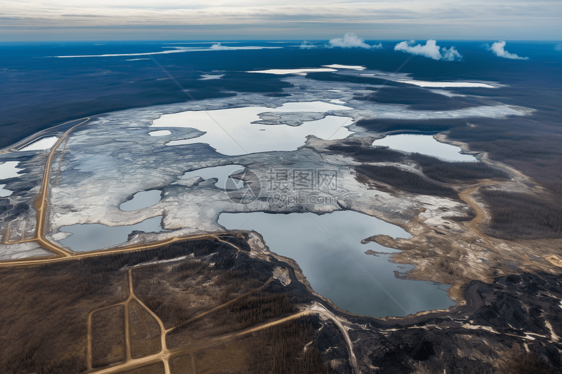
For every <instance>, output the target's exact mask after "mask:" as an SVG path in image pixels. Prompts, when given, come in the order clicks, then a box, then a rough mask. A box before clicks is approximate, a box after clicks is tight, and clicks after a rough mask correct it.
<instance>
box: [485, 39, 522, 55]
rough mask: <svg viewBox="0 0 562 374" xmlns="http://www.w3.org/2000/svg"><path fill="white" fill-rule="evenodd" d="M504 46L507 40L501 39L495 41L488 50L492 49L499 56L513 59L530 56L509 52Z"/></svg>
mask: <svg viewBox="0 0 562 374" xmlns="http://www.w3.org/2000/svg"><path fill="white" fill-rule="evenodd" d="M504 47H505V42H504V41H503V40H500V41H499V42H495V43H494V44H492V46H491V47H490V48H488V50H490V51H492V52H493V53H494V54H495V55H496V56H498V57H503V58H509V59H511V60H528V59H529V57H519V56H517V55H516V54H515V53H509V52H508V51H506V50H505V49H504Z"/></svg>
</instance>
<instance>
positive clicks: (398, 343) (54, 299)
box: [0, 79, 562, 374]
mask: <svg viewBox="0 0 562 374" xmlns="http://www.w3.org/2000/svg"><path fill="white" fill-rule="evenodd" d="M294 81H298V79H295V80H294ZM299 82H300V81H299ZM317 86H318V87H317V88H324V91H326V92H327V91H328V90H327V88H328V87H331V85H330V84H327V83H318V82H317ZM348 86H349V87H352V86H353V85H351V84H349V85H348ZM355 88H357V87H355ZM349 94H350V92H346V93H345V95H348V97H350V96H349ZM317 95H328V94H327V93H323V94H320V93H319V94H317ZM338 95H339V96H341V94H339V93H338ZM249 96H251V97H247V98H246V99H248V100H250V99H255V100H254V102H261V103H262V104H263V105H271V106H275V105H278V104H279V103H280V102H281V101H283V100H285V99H279V98H277V99H274V98H271V99H270V101H267V100H265V99H264V97H261V96H260V97H258V96H257V95H256V96H252V95H249ZM322 98H323V99H330V97H322ZM237 100H239V99H228V100H225V103H222V104H221V103H219V104H216V103H214V104H210V105H211V106H210V107H209V108H210V109H212V108H222V107H224V105H227V106H239V105H241V104H240V102H239V101H237ZM268 100H269V99H268ZM349 101H350V102H353V99H351V98H350V99H349ZM356 101H357V100H356ZM213 105H214V106H213ZM365 105H366V108H365V109H364V110H363V111H361V112H357V113H354V117H356V118H361V116H365V115H374V116H379V118H384V116H389V115H391V114H392V115H394V114H395V113H396V110H397V109H399V111H400V113H401V115H402V117H403V118H406V119H408V118H410V119H412V118H417V116H418V115H419V113H417V112H416V111H414V110H412V108H409V107H406V106H404V105H401V106H392V105H387V104H381V105H378V106H375V105H374V104H369V103H367V104H365ZM459 105H460V104H459ZM461 106H462V109H459V110H458V111H450V112H447V111H444V112H441V113H439V114H435V113H433V114H432V113H431V112H430V111H428V112H427V113H424V115H423V118H430V119H434V120H435V119H437V120H438V119H439V118H449V117H454V118H457V117H463V116H464V117H466V116H477V117H478V116H484V117H486V116H491V117H502V116H508V115H509V116H521V115H524V114H526V113H529V111H528V110H526V109H524V108H516V107H511V106H507V105H495V106H493V105H490V106H487V107H484V108H481V107H475V106H473V105H472V104H471V105H464V104H463V105H461ZM190 108H192V106H190V104H189V105H184V104H182V105H180V106H178V107H168V108H164V109H162V108H161V110H160V112H158V111H154V110H153V109H147V110H140V111H139V113H140V114H139V113H136V112H135V113H136V114H135V115H138V116H137V117H134V116H132V113H131V112H120V113H114V114H111V115H107V116H105V117H103V118H101V119H96V120H95V122H94V121H93V120H91V119H89V118H86V119H84V120H83V121H80V122H79V123H76V122H73V123H69V124H68V127H64V128H61V129H57V130H56V131H58V133H57V134H58V135H59V140H58V142H57V144H55V146H54V147H53V148H52V150H51V151H50V152H49V153H48V154H39V155H37V156H34V157H31V158H29V159H28V160H27V161H26V165H28V166H27V167H28V169H29V170H28V174H29V175H30V181H31V182H28V183H32V182H33V180H34V179H33V178H38V175H42V178H39V179H40V180H41V182H40V184H39V185H34V186H31V187H30V186H24V187H22V188H20V189H19V190H17V191H16V192H17V193H16V196H14V197H13V198H11V199H9V200H10V201H9V205H10V207H9V208H7V209H6V212H7V213H5V214H4V213H3V215H2V234H3V238H4V239H3V244H2V245H0V249H1V250H2V251H3V252H2V253H3V257H2V258H3V259H10V260H9V261H4V262H2V263H0V282H1V284H2V285H3V287H1V288H0V294H1V299H2V300H3V301H4V300H5V303H3V304H4V305H6V307H4V308H3V310H2V312H1V313H2V318H1V319H0V321H1V322H0V331H2V333H3V334H2V336H1V338H0V350H1V351H2V352H3V355H2V361H1V362H0V368H1V369H2V371H3V372H6V373H38V374H43V373H70V372H84V371H86V372H92V373H93V372H98V373H123V372H130V373H166V374H169V373H179V372H186V371H187V372H191V373H194V374H195V373H205V372H240V373H242V372H244V373H252V372H255V373H263V372H274V373H299V372H302V373H315V372H318V373H324V372H330V371H332V372H337V373H367V372H374V371H379V372H383V373H394V372H418V373H424V372H447V373H449V372H475V373H476V372H478V373H488V372H490V373H493V372H518V371H522V370H527V372H531V371H530V370H531V369H528V368H539V369H538V370H541V371H542V372H549V371H552V372H556V371H559V370H560V368H561V365H562V363H561V359H560V350H559V349H560V343H559V337H560V336H562V335H561V334H562V324H561V322H560V319H559V318H558V315H559V312H560V305H561V304H560V302H561V301H560V300H562V294H561V293H560V272H561V270H560V264H561V263H562V241H561V240H562V239H560V238H559V237H560V236H559V235H558V234H557V232H556V230H559V228H558V226H556V225H553V224H552V221H553V220H554V221H556V219H555V218H556V217H557V216H556V214H558V213H557V212H558V211H557V210H556V209H557V208H556V207H555V208H553V210H552V211H553V212H554V214H553V215H552V217H554V219H552V217H550V218H549V219H550V221H548V220H547V221H548V222H547V224H545V225H542V226H540V225H538V224H536V223H534V224H533V225H534V226H533V229H534V228H535V227H539V226H540V228H541V230H543V231H541V232H547V233H550V234H549V235H543V236H537V235H535V236H533V235H534V233H536V232H537V231H536V230H535V229H534V230H535V231H533V230H528V232H526V233H525V235H526V236H525V235H524V236H521V237H517V236H513V237H510V236H509V235H508V236H507V237H505V236H506V232H508V231H506V230H507V229H506V227H507V228H508V229H509V230H513V228H514V227H517V226H516V224H520V222H519V223H517V222H515V221H513V222H512V221H509V222H506V221H504V222H503V226H502V225H501V224H500V223H501V222H500V220H499V218H501V217H498V215H497V214H498V212H499V211H500V210H499V209H497V208H498V207H495V206H491V205H490V200H486V198H487V197H489V196H491V195H490V194H492V193H496V192H494V191H498V190H499V191H502V193H504V194H505V193H507V194H508V195H509V196H508V197H509V198H506V201H510V200H509V199H512V200H511V201H513V198H514V197H517V196H524V197H533V198H536V199H538V198H541V199H543V198H544V196H551V195H549V193H550V192H548V191H553V192H552V193H555V192H556V191H557V190H556V188H557V187H556V186H557V185H556V183H557V182H556V180H554V181H553V180H548V181H546V182H545V181H541V183H539V181H540V180H539V179H538V177H537V178H530V177H528V176H527V175H525V174H522V173H521V172H519V171H518V170H517V169H516V168H514V167H513V165H508V164H507V163H506V162H502V161H498V160H497V159H495V160H491V159H490V158H489V157H488V156H489V155H488V153H486V152H485V151H479V152H475V151H471V150H470V148H469V147H468V145H467V143H464V142H462V141H460V140H458V138H459V135H458V132H457V133H456V138H455V139H457V140H454V139H452V138H450V137H448V134H447V133H441V134H439V135H438V138H439V140H440V141H443V142H451V143H454V144H456V145H459V146H461V147H463V149H464V150H465V151H466V152H473V153H474V154H477V155H478V157H479V158H480V160H481V161H482V166H478V167H473V166H471V167H467V166H463V165H455V166H454V167H451V165H444V164H443V163H442V162H440V161H439V160H430V159H427V158H424V157H423V156H420V155H410V156H406V155H404V154H401V153H397V152H392V151H389V150H376V149H375V150H373V148H370V144H371V143H372V140H373V139H375V138H376V137H377V136H381V132H390V131H399V130H400V126H398V125H404V124H403V123H402V124H401V123H398V122H397V123H390V124H383V125H385V126H387V125H388V128H386V127H385V131H379V133H378V134H377V133H376V132H375V131H372V130H373V128H376V127H377V126H380V125H381V123H380V119H378V120H374V121H371V122H366V123H364V126H363V128H360V127H359V126H356V125H353V126H352V127H350V128H352V129H353V130H354V131H356V134H355V136H354V137H352V139H348V140H337V141H326V140H321V139H318V138H314V137H309V138H308V140H307V142H306V145H305V146H304V147H302V148H300V149H299V150H297V151H294V152H275V153H273V154H267V155H264V154H260V155H243V156H240V157H225V156H222V155H219V154H217V153H216V152H214V151H213V150H210V149H209V147H207V146H204V145H196V146H193V147H190V148H189V149H186V148H182V149H181V150H179V149H178V148H173V147H167V146H165V144H164V141H160V140H158V141H156V140H154V139H150V137H149V136H148V135H147V134H145V133H146V132H147V129H148V125H149V124H150V121H152V120H153V119H155V118H157V117H158V116H159V115H161V114H162V113H170V112H173V111H177V110H186V109H190ZM133 114H134V113H133ZM325 115H326V113H324V114H321V115H318V114H310V113H308V114H306V115H303V116H300V117H299V115H295V114H290V115H279V116H275V115H263V116H262V118H261V122H263V123H266V124H271V125H274V124H277V125H278V124H280V123H284V124H289V125H292V126H295V125H299V124H300V122H299V121H301V122H302V120H303V118H308V119H318V118H320V117H322V116H325ZM447 116H449V117H447ZM455 116H456V117H455ZM455 121H456V122H455ZM93 122H94V123H93ZM445 122H447V123H449V122H454V124H455V126H456V127H451V126H449V125H447V124H445ZM457 122H459V123H457ZM460 122H463V121H462V120H458V119H455V120H454V121H452V120H451V121H449V119H447V121H444V122H443V124H437V125H439V126H444V127H443V128H439V131H443V130H449V129H451V130H450V131H451V132H450V133H449V135H451V134H452V135H455V131H456V129H458V128H461V127H462V126H466V120H465V121H464V124H463V125H462V126H461V124H460ZM437 125H435V126H437ZM70 126H72V127H70ZM143 126H144V127H143ZM369 126H371V127H370V130H369ZM393 126H394V127H393ZM447 126H449V127H447ZM365 128H367V130H365ZM100 129H101V130H103V131H100ZM378 130H380V129H378ZM434 130H435V129H434ZM63 131H64V132H63ZM174 131H177V133H175V135H176V136H192V135H193V131H192V130H174ZM369 131H371V132H369ZM133 135H134V137H136V138H135V139H136V140H135V141H134V142H133V143H132V140H131V139H132V138H133ZM155 142H156V143H155ZM158 142H159V143H158ZM115 144H121V145H125V146H123V147H119V148H118V149H116V147H115ZM127 145H130V146H129V147H128V146H127ZM133 145H134V146H133ZM178 152H179V153H181V155H182V157H181V158H171V157H170V156H171V155H172V154H176V156H177V153H178ZM6 154H9V152H8V153H6ZM155 155H158V156H159V157H160V158H159V159H157V158H156V156H155ZM4 156H5V155H4ZM144 156H147V157H148V158H143V157H144ZM150 157H153V158H150ZM280 158H282V159H283V163H282V164H281V165H283V166H287V167H291V168H313V169H326V168H332V169H335V170H337V172H338V177H339V178H340V179H339V180H338V182H339V185H338V191H335V192H333V191H320V192H318V191H316V192H314V195H315V196H323V197H332V198H334V199H335V200H334V201H335V203H329V204H312V205H308V206H300V205H295V206H275V205H273V206H272V205H271V204H270V202H269V201H268V196H267V195H266V196H265V197H264V198H263V199H258V200H256V201H254V202H252V203H251V204H248V205H246V206H244V207H243V210H244V211H274V212H278V213H288V212H295V211H312V212H316V213H323V212H330V211H334V210H340V209H351V210H355V211H359V212H362V213H365V214H369V215H373V216H375V217H378V218H381V219H384V220H386V221H388V222H391V223H394V224H397V225H399V226H401V227H403V228H404V229H406V230H407V231H408V232H409V233H410V234H411V235H412V238H410V239H393V238H391V237H388V236H376V237H372V238H368V239H366V240H373V241H376V242H378V243H380V244H382V245H385V246H388V247H393V248H397V249H400V250H402V251H401V252H400V253H398V254H396V255H395V256H394V258H393V261H395V262H399V263H407V264H414V265H416V266H415V268H414V269H413V270H412V271H411V272H409V274H408V276H409V277H410V278H412V279H420V280H429V281H435V282H439V283H444V284H451V285H452V287H451V288H450V289H449V295H450V296H451V298H452V299H453V300H455V301H457V302H458V305H457V306H455V307H452V308H451V309H450V310H447V311H429V312H424V313H419V314H417V315H414V316H408V317H405V318H387V319H385V320H380V319H375V318H366V317H362V316H355V315H351V314H349V313H344V312H342V311H341V310H339V309H338V308H337V307H336V306H335V305H333V304H332V303H331V302H330V301H329V300H327V299H325V298H323V297H322V296H321V295H317V294H315V293H314V290H312V289H311V287H310V285H309V284H308V283H307V281H306V278H305V277H304V275H303V274H302V273H301V272H300V270H299V268H298V264H296V263H295V262H294V261H292V260H290V259H284V258H280V257H278V256H276V255H275V254H273V253H271V252H269V251H268V249H267V248H266V247H265V245H264V243H263V239H262V238H261V237H260V236H259V235H258V234H256V233H248V232H225V231H224V229H223V228H221V227H219V226H218V225H217V224H216V218H217V216H218V214H219V213H220V212H222V211H227V212H235V211H239V210H240V206H239V205H240V204H235V203H233V202H232V201H229V200H228V199H227V198H226V197H225V196H224V193H223V191H217V189H216V188H215V187H214V183H210V182H208V183H199V184H194V185H190V186H184V185H173V182H174V181H176V180H177V179H178V178H179V177H181V175H182V174H183V172H185V171H188V170H193V169H197V168H201V167H207V166H219V165H227V164H242V165H245V166H246V167H248V168H250V169H251V170H252V171H253V172H254V173H255V174H256V175H258V176H259V177H260V178H262V177H263V178H264V180H265V178H266V175H267V174H268V172H269V170H270V169H271V167H272V166H279V159H280ZM155 160H160V162H159V164H158V167H157V168H156V167H155V170H154V173H151V174H150V175H146V174H145V173H143V170H145V168H146V165H147V164H148V165H152V166H154V165H155V164H154V162H155ZM201 160H204V161H201ZM211 182H213V181H211ZM547 182H548V183H547ZM11 183H14V185H16V186H17V184H16V183H23V182H11ZM553 186H554V187H553ZM86 187H88V188H86ZM150 188H157V189H162V190H163V192H164V193H163V195H164V198H163V200H162V201H161V202H160V203H158V204H157V205H155V206H154V207H150V208H147V209H144V210H142V211H140V212H133V213H126V212H121V211H120V210H119V209H118V206H119V204H120V203H121V202H122V201H124V200H126V198H128V197H129V196H130V195H131V194H132V193H135V192H138V191H139V190H145V189H150ZM490 191H491V192H490ZM104 194H105V195H104ZM496 194H497V193H496ZM517 194H519V195H517ZM106 195H107V196H108V197H107V199H100V196H106ZM312 195H313V194H312V193H311V194H309V195H308V196H312ZM18 199H19V200H18ZM16 201H17V202H18V203H17V204H12V203H13V202H16ZM541 201H542V200H541ZM548 201H550V202H552V201H555V202H556V201H558V200H556V199H553V200H548ZM512 210H513V209H512ZM158 215H162V216H163V217H164V220H163V224H164V228H166V229H169V230H170V231H169V232H164V233H160V234H146V233H136V234H135V235H133V236H132V237H131V238H130V239H131V240H130V241H129V242H128V243H126V244H125V245H121V246H118V247H115V248H110V249H105V250H100V251H93V252H72V251H70V250H68V249H67V248H64V247H62V246H60V245H59V244H57V243H56V238H60V237H59V236H57V235H58V234H60V232H58V230H59V228H60V227H61V226H64V225H70V224H76V223H94V222H101V223H105V224H109V225H124V224H132V223H136V222H139V221H142V220H144V219H145V218H149V217H154V216H158ZM537 217H538V218H537ZM542 218H543V217H542V216H540V214H539V215H535V216H534V219H536V221H540V220H541V219H542ZM514 222H515V223H514ZM545 230H546V231H545ZM502 235H504V236H503V237H502ZM557 235H558V236H557ZM24 256H29V257H26V258H19V257H24ZM31 326H33V331H31V332H30V328H31ZM525 368H527V369H525Z"/></svg>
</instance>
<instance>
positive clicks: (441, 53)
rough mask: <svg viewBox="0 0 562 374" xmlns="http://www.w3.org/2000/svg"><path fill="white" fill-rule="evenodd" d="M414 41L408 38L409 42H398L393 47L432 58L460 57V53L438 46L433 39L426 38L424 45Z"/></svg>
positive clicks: (449, 59)
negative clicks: (416, 43)
mask: <svg viewBox="0 0 562 374" xmlns="http://www.w3.org/2000/svg"><path fill="white" fill-rule="evenodd" d="M414 43H415V42H414V41H413V40H410V41H409V42H400V43H398V44H396V46H395V47H394V50H395V51H402V52H406V53H411V54H413V55H420V56H424V57H428V58H432V59H434V60H444V61H455V60H460V59H462V56H461V54H460V53H459V52H458V51H457V50H456V49H455V47H451V48H449V49H447V48H445V47H443V48H441V47H439V46H438V45H437V42H436V41H435V40H428V41H426V42H425V45H421V44H418V45H413V44H414Z"/></svg>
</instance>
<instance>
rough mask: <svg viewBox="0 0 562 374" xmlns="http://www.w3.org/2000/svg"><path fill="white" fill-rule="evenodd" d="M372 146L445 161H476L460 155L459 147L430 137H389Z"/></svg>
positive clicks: (401, 135)
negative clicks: (385, 147)
mask: <svg viewBox="0 0 562 374" xmlns="http://www.w3.org/2000/svg"><path fill="white" fill-rule="evenodd" d="M373 145H374V146H377V145H382V146H387V147H389V148H391V149H396V150H398V151H403V152H410V153H421V154H424V155H428V156H433V157H437V158H440V159H442V160H445V161H477V160H476V158H475V157H474V156H471V155H465V154H462V153H460V152H461V151H462V150H461V149H460V148H459V147H456V146H454V145H450V144H445V143H441V142H438V141H437V140H435V138H433V136H432V135H417V134H400V135H389V136H387V137H386V138H383V139H379V140H375V142H374V143H373Z"/></svg>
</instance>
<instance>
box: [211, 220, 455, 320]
mask: <svg viewBox="0 0 562 374" xmlns="http://www.w3.org/2000/svg"><path fill="white" fill-rule="evenodd" d="M218 222H219V224H220V225H222V226H224V227H226V228H228V229H244V230H255V231H257V232H258V233H260V234H261V235H263V237H264V239H265V242H266V244H267V245H268V246H269V248H270V249H271V251H273V252H275V253H278V254H280V255H282V256H286V257H290V258H292V259H294V260H296V262H297V263H298V264H299V266H300V268H301V269H302V271H303V273H304V275H305V276H306V278H307V280H308V281H309V282H310V284H311V286H312V288H313V289H314V290H315V291H316V292H318V293H319V294H321V295H323V296H326V297H327V298H329V299H330V300H332V301H333V302H334V303H335V304H336V305H337V306H338V307H340V308H342V309H344V310H348V311H350V312H352V313H356V314H361V315H369V316H374V317H386V316H404V315H407V314H408V313H416V312H419V311H424V310H431V309H446V308H448V307H449V306H451V305H454V302H453V301H452V300H451V299H450V298H449V297H448V295H447V293H446V292H445V290H446V289H447V288H448V286H446V285H439V284H435V283H431V282H422V281H412V280H404V279H399V278H397V277H396V276H395V272H396V274H402V273H404V272H406V271H408V270H410V269H411V268H412V266H410V265H400V264H394V263H391V262H389V261H388V260H389V258H390V255H389V254H379V255H378V256H373V255H367V254H365V252H366V251H368V250H371V251H376V252H385V253H393V252H396V250H394V249H390V248H386V247H383V246H381V245H379V244H376V243H368V244H361V240H362V239H365V238H368V237H370V236H372V235H376V234H386V235H390V236H393V237H409V234H408V233H407V232H406V231H404V230H403V229H401V228H400V227H398V226H395V225H392V224H389V223H387V222H384V221H381V220H379V219H376V218H374V217H370V216H367V215H364V214H361V213H357V212H353V211H338V212H334V213H331V214H324V215H316V214H313V213H292V214H269V213H223V214H221V215H220V217H219V221H218Z"/></svg>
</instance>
